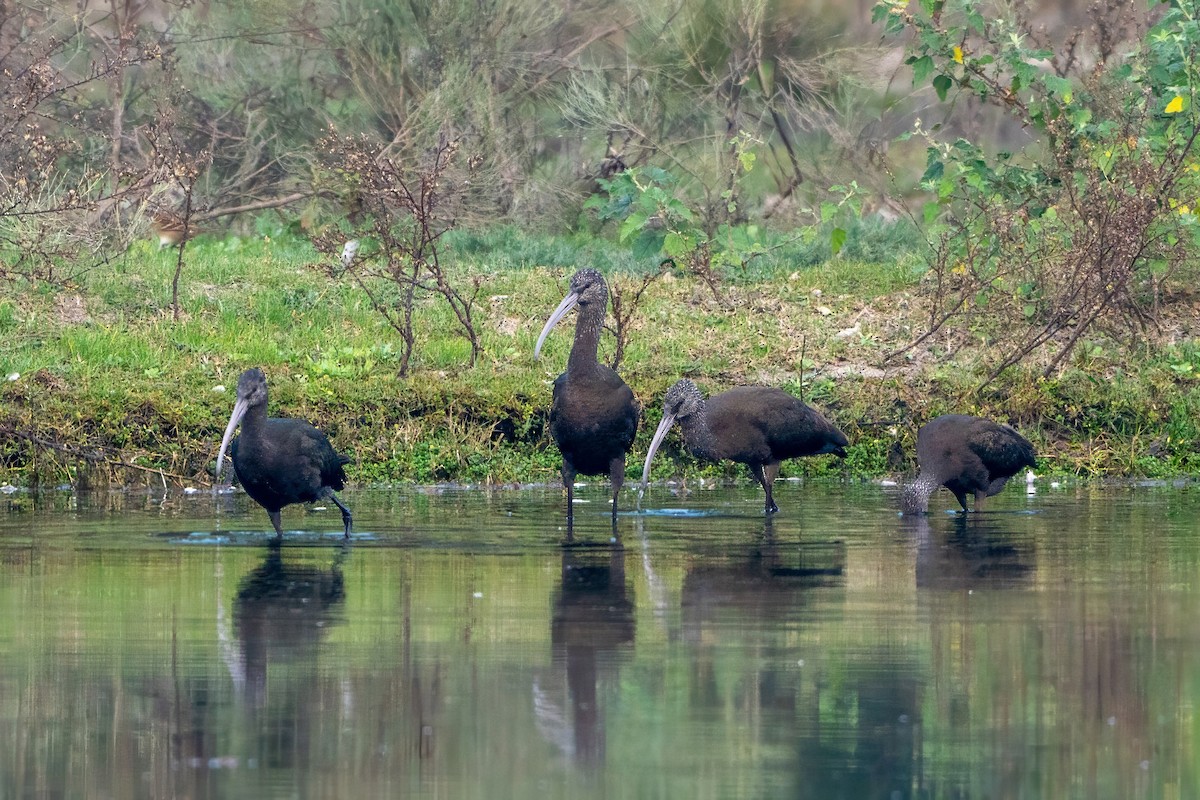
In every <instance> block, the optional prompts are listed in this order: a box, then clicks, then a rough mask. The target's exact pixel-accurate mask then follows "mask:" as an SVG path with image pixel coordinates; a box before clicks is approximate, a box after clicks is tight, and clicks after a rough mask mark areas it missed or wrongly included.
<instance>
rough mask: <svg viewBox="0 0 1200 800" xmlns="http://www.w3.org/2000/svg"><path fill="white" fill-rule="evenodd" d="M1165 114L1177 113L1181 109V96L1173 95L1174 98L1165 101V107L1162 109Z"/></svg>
mask: <svg viewBox="0 0 1200 800" xmlns="http://www.w3.org/2000/svg"><path fill="white" fill-rule="evenodd" d="M1163 111H1165V112H1166V113H1167V114H1178V113H1179V112H1180V111H1183V98H1182V97H1180V96H1179V95H1175V99H1174V100H1172V101H1171V102H1169V103H1167V107H1166V108H1165V109H1163Z"/></svg>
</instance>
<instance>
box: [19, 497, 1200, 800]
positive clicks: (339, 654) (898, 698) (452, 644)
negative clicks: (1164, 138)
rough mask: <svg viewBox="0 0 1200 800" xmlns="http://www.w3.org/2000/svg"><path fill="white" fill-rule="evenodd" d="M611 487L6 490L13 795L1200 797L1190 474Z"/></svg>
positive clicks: (1199, 679)
mask: <svg viewBox="0 0 1200 800" xmlns="http://www.w3.org/2000/svg"><path fill="white" fill-rule="evenodd" d="M604 492H605V489H604V487H603V486H600V485H596V486H591V487H588V488H585V489H583V490H582V491H581V493H580V495H581V497H582V498H583V499H585V500H587V501H590V502H586V503H581V504H580V505H579V506H578V510H577V524H576V529H575V538H576V546H573V547H564V546H563V538H564V530H563V527H562V501H561V495H560V493H559V492H557V491H553V490H524V491H498V492H492V493H485V492H482V491H448V492H441V493H434V492H417V491H396V492H363V493H358V494H354V493H347V494H346V495H345V496H344V499H346V500H347V502H348V504H349V505H350V506H351V508H352V509H353V510H354V513H355V527H356V532H357V535H356V538H355V540H354V541H353V543H352V544H351V545H350V546H348V547H343V546H341V545H340V543H339V539H338V536H337V532H338V531H339V529H340V517H339V515H338V514H337V510H336V508H334V509H332V510H329V511H315V512H312V513H308V512H306V511H305V510H304V509H303V508H301V507H291V508H288V509H285V510H284V514H283V521H284V526H285V528H286V529H288V530H289V531H290V533H289V534H288V536H287V538H286V541H285V543H284V545H283V546H282V548H273V547H270V546H268V542H269V538H268V536H267V533H266V532H267V531H268V530H270V525H269V523H268V521H267V517H266V514H265V513H264V512H262V510H261V509H259V508H257V507H255V506H253V505H252V504H251V503H250V502H249V501H248V500H247V498H246V497H245V496H244V495H240V494H239V495H235V496H217V497H214V496H213V495H210V494H198V495H192V496H184V495H182V494H180V493H178V492H175V493H171V494H168V495H167V496H165V497H163V496H162V495H161V494H160V495H144V494H143V495H131V494H119V493H114V494H104V495H100V496H87V497H84V496H73V495H69V494H62V495H58V496H50V497H47V498H44V499H43V500H42V501H40V502H39V503H37V504H34V503H33V502H32V500H31V499H30V498H29V497H27V496H23V495H19V494H18V495H12V496H8V497H0V601H2V602H3V611H4V613H3V616H2V618H0V797H3V798H21V797H47V798H59V797H64V798H72V797H114V798H134V797H152V798H166V797H188V798H203V797H214V798H216V797H219V798H263V797H306V798H307V797H312V798H359V799H363V800H365V798H376V797H379V798H384V797H387V798H391V797H438V798H510V797H511V798H558V797H567V796H570V797H579V798H602V797H603V798H620V797H630V798H735V797H745V798H776V797H787V798H805V797H812V798H838V797H845V798H889V799H890V798H910V797H931V798H1008V797H1030V798H1041V797H1045V798H1073V797H1078V798H1141V797H1148V798H1158V797H1162V798H1192V797H1200V716H1198V714H1197V702H1198V701H1200V624H1198V622H1197V616H1198V615H1197V610H1198V609H1200V541H1198V531H1200V524H1198V522H1200V492H1198V491H1197V490H1196V489H1195V488H1187V487H1185V488H1127V489H1098V488H1097V489H1059V490H1052V489H1049V488H1048V487H1045V488H1042V489H1040V490H1039V492H1038V493H1037V494H1036V495H1034V496H1032V497H1027V496H1026V494H1025V492H1024V487H1023V486H1010V487H1009V489H1008V491H1006V492H1005V493H1004V494H1003V495H1002V496H1001V497H999V498H994V499H993V500H992V501H990V503H991V506H990V510H989V512H987V513H984V514H982V515H979V516H978V517H977V518H974V519H969V520H964V519H961V518H958V517H956V516H954V515H951V514H946V513H942V511H941V510H939V511H937V512H935V513H933V514H931V515H930V516H929V517H928V518H924V519H918V520H914V519H907V518H902V517H900V516H898V515H897V514H896V512H895V501H896V496H895V490H893V489H886V488H880V487H878V486H861V487H860V486H853V487H843V486H838V485H824V484H818V485H812V484H809V485H800V484H795V483H783V484H780V485H779V487H778V490H777V501H778V502H779V504H780V507H781V508H782V509H783V510H782V511H781V513H780V514H779V515H778V516H777V517H775V519H774V520H773V521H772V522H771V523H767V522H765V521H764V519H763V518H762V516H761V508H762V499H761V493H760V492H758V491H751V489H750V487H749V486H745V487H741V488H736V489H735V488H721V489H712V490H705V491H699V492H693V493H691V494H690V495H688V496H686V497H676V496H674V495H672V493H671V492H670V491H668V490H667V489H663V488H659V489H657V490H654V491H652V492H651V494H650V495H649V496H648V497H647V498H646V499H645V500H644V501H643V513H640V514H626V515H622V518H621V519H620V523H619V531H620V533H621V544H620V545H619V546H613V545H611V544H610V543H609V538H608V535H609V532H610V529H609V526H608V521H607V515H606V512H605V502H604V499H605V498H604ZM623 499H624V500H625V501H626V502H627V503H632V501H633V499H634V495H633V493H627V494H626V495H625V496H624V497H623ZM953 504H954V500H953V498H952V497H951V496H950V495H949V494H948V493H945V492H942V493H940V494H939V495H936V496H935V502H934V504H933V506H934V507H935V508H938V509H949V507H950V506H951V505H953Z"/></svg>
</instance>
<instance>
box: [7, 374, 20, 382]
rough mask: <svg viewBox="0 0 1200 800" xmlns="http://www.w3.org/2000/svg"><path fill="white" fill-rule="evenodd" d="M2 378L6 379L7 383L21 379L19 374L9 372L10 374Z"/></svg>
mask: <svg viewBox="0 0 1200 800" xmlns="http://www.w3.org/2000/svg"><path fill="white" fill-rule="evenodd" d="M4 377H5V378H7V379H8V380H9V381H15V380H17V379H18V378H20V377H21V373H19V372H10V373H8V374H7V375H5V376H4Z"/></svg>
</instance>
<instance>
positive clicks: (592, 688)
mask: <svg viewBox="0 0 1200 800" xmlns="http://www.w3.org/2000/svg"><path fill="white" fill-rule="evenodd" d="M552 602H553V607H554V610H553V615H552V621H551V628H550V641H551V646H552V648H553V654H554V669H553V672H552V673H551V678H550V680H548V681H542V680H535V681H534V685H533V702H534V711H535V713H536V715H537V720H538V728H539V730H540V731H541V733H542V735H543V736H544V737H545V738H546V739H548V740H549V741H551V742H552V743H553V744H555V745H557V746H558V747H559V748H560V749H561V750H562V751H563V752H564V753H565V754H567V755H568V756H570V757H571V758H572V759H573V760H574V761H575V763H577V764H579V765H580V766H583V767H587V768H594V767H599V766H602V765H603V764H604V762H605V745H606V735H605V719H604V709H603V707H602V703H601V692H600V684H601V681H604V680H608V679H613V680H615V678H616V676H617V671H618V670H617V668H618V666H619V664H620V663H621V661H622V660H623V659H624V657H625V656H627V655H628V654H629V653H631V652H632V650H633V642H634V631H635V621H634V613H633V612H634V603H633V597H632V593H631V590H630V588H629V584H628V582H627V580H626V576H625V549H624V548H623V547H622V546H621V545H620V544H609V545H606V546H602V547H574V546H567V547H564V548H563V550H562V571H561V573H560V578H559V583H558V586H557V587H556V588H555V590H554V594H553V595H552ZM564 678H565V681H566V687H565V688H566V697H565V703H564V702H563V698H562V691H561V690H562V683H561V681H562V680H563V679H564ZM567 704H569V709H568V708H566V707H564V706H565V705H567Z"/></svg>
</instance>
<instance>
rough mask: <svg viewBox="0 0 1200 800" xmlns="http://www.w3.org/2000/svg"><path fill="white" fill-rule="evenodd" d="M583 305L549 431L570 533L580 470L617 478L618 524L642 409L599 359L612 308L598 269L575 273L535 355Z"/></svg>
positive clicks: (556, 386)
mask: <svg viewBox="0 0 1200 800" xmlns="http://www.w3.org/2000/svg"><path fill="white" fill-rule="evenodd" d="M576 306H578V307H579V316H578V319H577V321H576V323H575V343H574V345H572V347H571V356H570V358H569V359H568V360H567V371H566V372H564V373H562V374H561V375H559V376H558V378H557V379H556V380H555V381H554V399H553V402H552V404H551V406H550V434H551V435H552V436H553V437H554V441H555V443H556V444H557V445H558V449H559V452H561V453H562V457H563V465H562V480H563V485H564V486H565V487H566V488H567V526H568V535H569V531H570V526H571V523H572V522H573V520H574V509H573V507H572V504H573V502H574V486H575V476H576V474H580V473H582V474H584V475H601V474H604V473H608V477H609V479H610V480H611V481H612V493H613V504H612V522H613V527H614V529H615V527H616V524H617V494H618V493H619V492H620V491H621V485H622V484H623V483H624V482H625V454H626V453H628V452H629V448H630V447H631V446H632V445H633V437H634V434H636V433H637V427H638V420H639V419H640V417H641V407H640V406H639V405H638V402H637V399H636V398H634V396H633V390H632V389H630V388H629V387H628V386H626V385H625V381H623V380H621V376H620V375H618V374H617V373H616V372H615V371H613V370H612V369H610V368H609V367H607V366H605V365H604V364H601V363H600V362H599V361H597V360H596V348H597V346H598V344H599V342H600V327H601V325H603V324H604V314H605V312H606V311H607V310H608V285H607V284H605V282H604V276H602V275H601V274H600V273H599V272H597V271H596V270H594V269H581V270H579V271H578V272H576V273H575V275H574V276H572V277H571V289H570V292H569V293H568V294H567V296H566V297H564V298H563V301H562V302H561V303H559V304H558V308H556V309H554V313H553V314H551V315H550V318H549V319H548V320H546V325H545V327H543V328H542V335H541V336H539V337H538V341H537V346H536V347H535V348H534V350H533V357H534V358H535V359H536V358H537V357H538V355H539V354H540V353H541V351H542V343H543V342H545V341H546V336H547V335H548V334H549V333H550V329H551V328H553V327H554V326H555V324H556V323H557V322H558V321H559V320H561V319H562V318H563V317H565V316H566V315H567V312H568V311H570V310H571V309H573V308H575V307H576Z"/></svg>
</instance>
